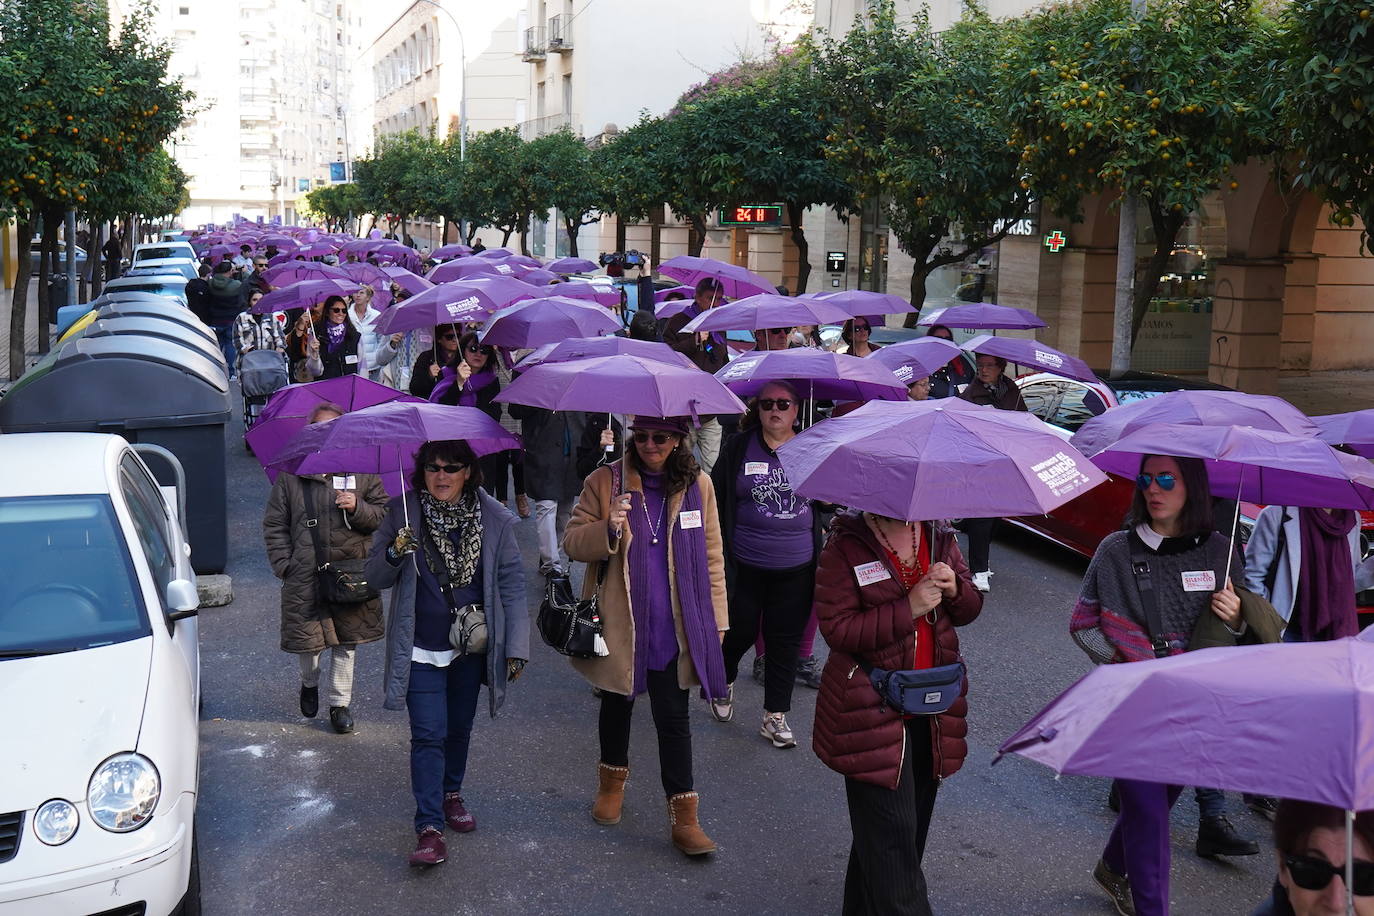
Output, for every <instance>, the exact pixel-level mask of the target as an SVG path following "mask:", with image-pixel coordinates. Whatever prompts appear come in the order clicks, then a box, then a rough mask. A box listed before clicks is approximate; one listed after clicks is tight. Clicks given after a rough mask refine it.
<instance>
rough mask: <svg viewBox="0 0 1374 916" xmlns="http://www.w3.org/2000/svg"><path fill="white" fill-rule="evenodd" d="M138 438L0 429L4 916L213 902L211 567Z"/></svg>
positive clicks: (0, 861)
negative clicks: (204, 859)
mask: <svg viewBox="0 0 1374 916" xmlns="http://www.w3.org/2000/svg"><path fill="white" fill-rule="evenodd" d="M136 448H137V449H143V448H146V447H145V446H132V447H131V446H130V445H129V444H128V443H127V442H125V441H124V440H123V439H122V438H120V437H118V436H110V435H99V434H95V433H16V434H9V435H0V467H3V468H5V472H4V473H3V474H0V568H3V575H0V697H4V702H3V703H0V734H3V735H4V736H5V737H4V752H3V753H0V914H11V913H14V914H18V913H24V914H30V913H42V914H55V916H56V914H67V913H72V914H87V913H107V912H117V913H135V912H137V913H148V914H157V916H165V914H168V913H180V914H198V913H199V912H200V879H199V864H198V861H197V855H196V841H195V813H196V796H197V792H198V785H197V783H198V770H199V754H200V742H199V711H198V704H199V700H200V650H199V645H198V627H197V620H196V616H195V615H196V609H197V606H198V600H197V597H196V586H195V575H194V573H193V572H192V570H191V565H190V560H189V553H190V550H189V547H188V545H187V543H186V539H185V537H184V536H183V534H182V525H181V522H180V521H179V518H178V512H179V510H178V502H179V500H180V496H179V495H178V494H177V492H176V488H162V487H159V485H158V484H157V482H156V481H155V479H154V478H153V476H152V475H151V474H150V473H149V471H148V467H147V466H146V465H145V464H144V463H143V461H142V460H141V459H140V457H139V455H138V453H137V452H136V451H135V449H136ZM167 460H169V461H175V459H173V458H170V456H168V459H167ZM178 468H179V466H178Z"/></svg>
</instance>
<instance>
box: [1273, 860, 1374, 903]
mask: <svg viewBox="0 0 1374 916" xmlns="http://www.w3.org/2000/svg"><path fill="white" fill-rule="evenodd" d="M1283 864H1284V865H1287V866H1288V874H1290V875H1292V876H1293V883H1294V884H1296V885H1297V886H1298V887H1300V888H1302V889H1303V890H1305V891H1319V890H1321V889H1322V888H1324V887H1326V886H1327V885H1328V884H1330V883H1331V879H1332V878H1334V877H1336V876H1337V875H1340V876H1341V878H1342V879H1344V878H1345V866H1344V865H1332V864H1331V863H1330V862H1328V861H1326V860H1325V859H1318V858H1316V857H1314V856H1284V857H1283ZM1354 883H1355V886H1354V887H1353V888H1351V890H1352V891H1354V893H1355V896H1356V897H1374V862H1358V861H1357V862H1356V863H1355V882H1354Z"/></svg>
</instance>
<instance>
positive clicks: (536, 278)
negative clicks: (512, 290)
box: [515, 266, 563, 286]
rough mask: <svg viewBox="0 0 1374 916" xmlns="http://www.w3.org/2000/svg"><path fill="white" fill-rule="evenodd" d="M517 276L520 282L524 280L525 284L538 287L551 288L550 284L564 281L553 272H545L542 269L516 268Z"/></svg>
mask: <svg viewBox="0 0 1374 916" xmlns="http://www.w3.org/2000/svg"><path fill="white" fill-rule="evenodd" d="M515 276H516V279H518V280H522V281H524V282H525V283H529V284H531V285H537V286H549V285H550V284H553V283H557V282H559V281H560V280H562V279H563V278H562V277H560V276H559V275H558V274H556V273H554V272H553V271H551V270H545V269H544V268H542V267H519V266H518V267H516V268H515Z"/></svg>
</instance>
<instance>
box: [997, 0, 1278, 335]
mask: <svg viewBox="0 0 1374 916" xmlns="http://www.w3.org/2000/svg"><path fill="white" fill-rule="evenodd" d="M1272 35H1273V26H1272V23H1270V22H1269V21H1267V20H1265V19H1263V18H1262V17H1261V16H1259V15H1258V14H1257V13H1256V12H1255V10H1254V7H1253V5H1252V4H1251V3H1249V2H1248V0H1150V3H1149V5H1148V7H1147V9H1146V12H1145V14H1144V15H1143V16H1142V17H1140V18H1136V17H1133V15H1132V13H1131V5H1130V2H1129V0H1077V2H1072V3H1065V4H1062V5H1058V6H1053V7H1049V8H1047V9H1045V10H1043V11H1041V12H1039V13H1037V14H1035V15H1033V16H1030V17H1027V18H1026V19H1024V20H1021V21H1020V22H1018V23H1015V24H1013V25H1011V26H1010V27H1009V29H1008V41H1007V43H1006V47H1005V50H1004V52H1003V54H1002V55H1001V60H1000V62H999V63H998V67H999V69H1000V71H1001V79H1000V83H1001V86H1002V100H1001V104H1002V105H1003V106H1004V107H1005V109H1006V110H1007V111H1008V112H1009V113H1010V116H1011V118H1012V119H1013V123H1014V127H1013V129H1012V137H1011V139H1010V140H1009V141H1008V143H1009V144H1010V145H1012V146H1013V147H1014V148H1015V149H1016V150H1017V151H1018V152H1019V154H1020V156H1021V160H1022V165H1023V168H1024V169H1025V172H1026V178H1025V181H1024V186H1025V187H1026V188H1027V190H1029V191H1030V192H1031V193H1032V194H1034V195H1035V196H1036V197H1037V198H1039V199H1041V200H1042V201H1043V202H1044V203H1045V204H1046V205H1048V206H1050V207H1052V208H1053V209H1054V210H1056V211H1058V212H1060V213H1062V214H1066V215H1077V214H1078V211H1079V208H1080V204H1081V202H1082V200H1083V199H1084V197H1086V196H1089V195H1095V194H1108V195H1117V194H1121V193H1130V194H1135V195H1137V197H1138V198H1139V200H1140V202H1141V206H1142V208H1143V209H1144V210H1145V211H1146V212H1147V213H1148V214H1149V218H1150V224H1151V226H1152V227H1153V229H1154V239H1155V248H1154V251H1153V252H1152V254H1151V255H1150V258H1149V260H1148V262H1147V264H1146V265H1145V266H1144V267H1143V268H1141V269H1139V270H1138V271H1137V276H1136V283H1135V293H1134V297H1133V303H1132V310H1133V321H1132V332H1131V334H1132V340H1134V339H1135V336H1136V334H1138V333H1139V330H1140V324H1141V321H1142V320H1143V319H1144V317H1145V310H1146V309H1147V308H1148V307H1149V303H1150V299H1151V298H1153V296H1154V294H1155V291H1156V289H1157V287H1158V281H1159V277H1160V275H1161V274H1162V273H1163V271H1164V268H1165V266H1166V265H1167V263H1168V260H1169V257H1170V254H1171V253H1172V250H1173V247H1174V243H1175V241H1176V239H1177V237H1178V232H1179V229H1180V228H1181V227H1182V226H1183V224H1184V221H1185V220H1186V219H1187V217H1188V214H1189V213H1190V212H1192V211H1193V210H1195V209H1196V208H1197V207H1198V205H1199V204H1200V203H1201V201H1202V199H1203V197H1205V196H1206V195H1208V194H1210V193H1212V192H1213V191H1216V190H1218V189H1230V190H1235V189H1236V187H1237V186H1238V185H1237V184H1236V182H1235V180H1234V178H1233V177H1232V175H1231V170H1232V168H1233V167H1234V166H1235V165H1236V164H1237V163H1239V162H1242V161H1244V160H1245V159H1246V158H1247V157H1248V156H1251V155H1256V154H1263V153H1266V152H1269V151H1270V150H1271V149H1272V146H1271V143H1272V136H1273V131H1274V122H1273V118H1272V115H1271V114H1270V113H1269V111H1268V110H1267V108H1266V107H1265V106H1264V105H1263V103H1262V101H1261V99H1260V87H1261V84H1262V82H1263V80H1262V74H1263V72H1264V71H1265V67H1266V65H1267V62H1268V61H1270V60H1271V59H1272V47H1273V44H1272Z"/></svg>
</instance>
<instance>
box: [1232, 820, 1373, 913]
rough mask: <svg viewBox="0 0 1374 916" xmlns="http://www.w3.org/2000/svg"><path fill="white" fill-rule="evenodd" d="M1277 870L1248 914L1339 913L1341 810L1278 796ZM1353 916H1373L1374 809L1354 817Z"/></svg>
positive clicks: (1342, 893)
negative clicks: (1269, 887)
mask: <svg viewBox="0 0 1374 916" xmlns="http://www.w3.org/2000/svg"><path fill="white" fill-rule="evenodd" d="M1274 847H1275V851H1276V852H1277V853H1278V860H1279V873H1278V878H1277V879H1276V880H1275V882H1274V891H1273V894H1272V895H1270V897H1269V899H1268V900H1266V901H1265V902H1264V903H1262V904H1261V905H1260V906H1259V908H1258V909H1256V910H1255V911H1254V912H1253V913H1252V914H1251V916H1338V914H1344V913H1345V912H1346V909H1345V898H1346V887H1345V812H1344V811H1343V810H1341V809H1340V808H1332V807H1330V806H1328V805H1318V804H1314V803H1313V802H1304V801H1293V800H1292V799H1283V800H1282V801H1280V802H1279V805H1278V810H1277V812H1276V813H1275V815H1274ZM1354 873H1355V880H1354V882H1353V884H1354V888H1353V890H1354V892H1355V893H1354V896H1355V914H1356V916H1374V811H1360V812H1358V813H1356V815H1355V868H1354Z"/></svg>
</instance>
